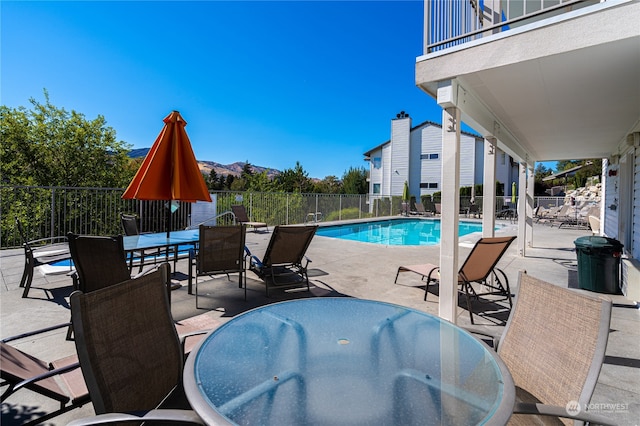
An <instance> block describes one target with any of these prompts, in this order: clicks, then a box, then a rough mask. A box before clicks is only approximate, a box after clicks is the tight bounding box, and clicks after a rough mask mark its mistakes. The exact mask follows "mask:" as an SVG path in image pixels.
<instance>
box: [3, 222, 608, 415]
mask: <svg viewBox="0 0 640 426" xmlns="http://www.w3.org/2000/svg"><path fill="white" fill-rule="evenodd" d="M316 229H317V226H305V225H302V226H276V227H274V229H273V232H272V235H271V238H270V239H269V243H268V247H267V249H266V251H265V254H264V256H263V257H262V258H261V259H260V258H258V257H257V256H255V255H253V254H252V253H251V252H250V251H249V250H248V249H246V247H245V238H244V237H245V233H246V225H245V224H240V225H238V226H204V225H201V226H200V228H199V229H198V230H197V231H195V230H190V231H189V232H190V234H189V235H187V234H186V233H185V232H186V231H178V232H177V233H171V234H170V235H169V238H167V236H166V234H164V233H163V234H162V236H163V237H164V244H161V243H160V242H159V240H160V236H159V234H141V235H137V236H125V237H123V236H117V237H93V236H75V235H72V234H71V235H69V236H68V242H69V248H70V255H71V257H72V258H73V260H74V264H75V267H76V272H75V278H74V289H75V290H76V291H74V293H73V294H72V295H71V298H70V305H71V321H70V322H69V323H67V324H61V325H59V326H56V327H69V334H68V337H69V338H70V337H71V331H73V339H74V340H75V346H76V349H77V356H72V357H69V358H68V359H64V360H60V361H54V362H52V363H50V364H49V363H47V362H45V361H43V360H39V359H37V358H35V357H33V356H31V355H29V354H26V353H24V352H22V351H20V350H19V349H17V348H15V347H14V346H12V345H11V344H10V342H12V341H14V340H16V339H19V338H22V337H24V336H27V335H26V334H25V335H21V336H16V337H11V338H6V339H4V340H2V342H1V343H0V347H1V348H2V364H1V366H2V379H3V381H4V383H3V385H6V386H7V389H6V390H5V392H4V393H3V395H2V400H4V399H5V398H6V397H8V396H9V395H11V394H13V393H15V392H16V391H18V390H19V389H21V388H23V387H25V388H28V389H31V390H33V391H35V392H38V393H41V394H43V395H46V396H49V397H51V398H53V399H56V400H58V401H60V403H61V408H60V410H58V411H56V412H53V413H47V414H46V415H45V417H43V418H39V419H37V420H35V421H34V423H36V422H41V421H43V420H44V419H45V418H51V417H54V416H56V415H58V414H60V413H61V412H64V411H68V410H70V409H73V408H75V407H77V406H80V405H82V404H85V403H87V402H89V401H91V403H92V404H93V406H94V409H95V413H96V416H95V417H91V418H88V419H81V420H77V421H74V422H72V423H71V424H72V425H74V426H78V425H84V424H96V423H97V422H100V421H106V420H108V421H110V422H123V421H136V422H140V421H145V422H146V421H149V422H151V421H156V420H157V421H165V420H172V421H176V420H178V421H182V422H185V423H193V424H255V423H260V424H303V423H304V424H323V425H324V424H336V425H338V424H345V422H346V423H349V422H353V423H358V422H361V423H362V422H364V423H386V424H389V423H390V424H424V421H425V419H426V418H431V419H437V420H436V421H435V422H436V423H438V424H477V423H484V424H506V423H507V422H508V421H518V422H522V423H524V424H528V423H530V422H531V421H533V420H532V418H533V417H535V418H536V419H544V418H547V416H553V417H558V418H563V419H565V420H566V419H578V420H581V421H589V422H592V423H598V424H611V423H610V422H609V421H608V420H607V419H606V418H604V417H602V416H598V415H596V414H594V413H590V412H588V411H585V410H584V409H583V408H584V407H587V406H588V403H589V401H590V398H591V395H592V393H593V390H594V388H595V384H596V381H597V378H598V375H599V372H600V368H601V366H602V362H603V359H604V354H605V349H606V343H607V337H608V333H609V323H610V318H611V307H612V303H611V300H610V299H608V298H606V297H594V296H592V295H585V294H583V293H580V292H576V291H573V290H570V289H564V288H561V287H558V286H555V285H552V284H549V283H546V282H544V281H541V280H539V279H536V278H534V277H531V276H529V275H528V274H526V273H521V274H520V276H519V287H518V288H519V290H518V294H517V297H515V301H512V294H511V289H510V287H509V283H508V280H507V278H506V275H505V274H504V272H502V271H501V270H500V269H498V268H497V264H498V263H499V261H500V259H501V257H502V256H503V254H504V252H505V251H506V250H507V248H508V247H509V245H510V244H511V242H512V241H513V240H514V239H515V237H506V238H502V237H500V238H482V239H480V240H479V241H478V243H477V244H476V245H475V246H474V248H473V249H472V250H471V252H470V254H469V256H468V257H467V259H466V260H465V262H464V263H463V266H462V267H461V269H460V271H459V282H458V284H459V286H458V287H459V292H460V294H464V295H465V299H466V302H467V309H468V310H469V314H470V318H471V323H473V322H474V318H473V314H474V313H473V312H472V305H471V299H476V300H482V299H486V300H491V301H496V300H503V301H507V302H508V305H509V307H508V308H507V310H508V311H509V312H510V313H509V319H508V321H507V324H506V328H505V330H504V333H503V335H502V336H488V335H486V334H484V333H483V332H480V331H478V330H477V329H463V328H462V327H458V326H456V325H454V324H451V323H449V322H447V321H445V320H442V319H440V318H438V317H436V316H433V315H430V314H427V313H425V312H421V311H416V310H413V309H410V308H406V307H403V306H399V305H393V304H389V303H385V302H379V301H369V300H360V299H351V298H329V297H327V298H309V299H302V300H295V301H287V302H280V303H275V304H269V305H266V306H263V307H260V308H256V309H253V310H250V311H248V312H246V313H244V314H240V315H238V316H236V317H234V318H233V319H231V320H230V321H229V322H227V323H226V324H224V325H222V326H219V323H218V322H217V321H216V320H210V319H209V318H207V314H202V315H198V316H196V317H193V318H189V319H187V320H184V321H179V322H176V321H174V319H173V317H172V314H171V278H170V275H171V268H170V265H169V263H167V262H166V260H168V258H167V257H164V258H163V257H160V258H161V260H160V262H161V263H160V265H159V266H154V267H152V268H146V269H145V268H142V265H140V269H141V270H140V271H138V273H137V274H136V275H135V276H134V277H132V276H131V272H132V268H133V265H134V264H135V262H131V260H130V258H129V259H128V258H127V255H126V253H143V252H144V253H155V254H157V253H161V252H162V251H163V250H164V251H165V255H166V254H167V250H175V251H174V252H173V253H177V252H178V251H177V249H175V247H178V246H180V245H185V244H190V245H191V246H192V248H191V249H190V250H189V254H188V259H189V270H190V271H189V288H188V290H189V293H192V291H193V290H194V289H193V288H192V286H193V287H195V294H196V305H197V303H198V301H197V300H198V277H201V276H206V275H213V274H227V276H229V275H228V274H231V273H237V274H238V285H239V287H240V288H244V290H245V294H244V297H245V300H246V271H247V269H249V270H251V271H253V272H255V273H256V275H257V276H258V277H259V278H261V279H262V280H263V281H264V283H265V288H266V292H267V296H268V295H269V291H270V290H271V289H273V288H288V287H291V286H303V287H304V286H306V287H307V290H308V289H309V278H308V275H307V266H308V263H309V262H310V261H309V259H307V258H306V257H305V253H306V251H307V249H308V247H309V244H310V242H311V240H312V238H313V236H314V235H315V231H316ZM180 233H182V234H180ZM174 237H175V238H174ZM128 238H129V240H127V239H128ZM170 247H174V248H173V249H170ZM25 250H26V248H25ZM160 256H161V255H160ZM144 257H145V256H143V258H144ZM141 262H143V260H141ZM100 265H102V266H100ZM109 269H110V270H109ZM194 269H195V273H194ZM401 272H413V273H415V274H417V275H418V276H419V277H420V279H421V281H424V280H425V279H426V281H425V282H424V284H425V296H424V298H425V300H426V296H427V293H428V291H429V288H430V286H432V285H433V284H434V283H435V282H438V281H439V275H438V266H437V265H432V264H423V265H408V266H400V267H399V268H398V272H397V274H396V283H397V281H398V276H399V275H400V273H401ZM27 276H28V274H27ZM192 276H193V277H195V283H193V282H192ZM27 291H28V290H27ZM558 315H560V316H561V317H562V318H560V319H558V318H557V317H558ZM551 317H555V318H556V319H555V320H553V321H550V320H549V318H551ZM486 343H490V344H491V346H492V347H490V346H488V345H487V344H486ZM551 358H552V359H551ZM150 360H153V362H150ZM185 360H186V364H185ZM567 365H571V368H565V367H566V366H567ZM20 366H23V367H24V368H22V367H20ZM55 376H58V377H60V378H61V379H62V380H64V379H67V383H68V386H67V389H62V388H61V387H60V386H57V387H56V388H53V387H52V385H51V383H54V384H55V383H57V382H56V381H54V380H53V377H55ZM43 378H44V380H42V379H43ZM120 383H127V386H121V385H119V384H120Z"/></svg>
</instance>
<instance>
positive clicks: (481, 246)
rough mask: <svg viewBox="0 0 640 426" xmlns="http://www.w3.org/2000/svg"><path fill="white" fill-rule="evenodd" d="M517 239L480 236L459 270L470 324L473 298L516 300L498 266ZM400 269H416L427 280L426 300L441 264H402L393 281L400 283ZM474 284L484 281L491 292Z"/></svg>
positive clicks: (484, 284) (438, 275)
mask: <svg viewBox="0 0 640 426" xmlns="http://www.w3.org/2000/svg"><path fill="white" fill-rule="evenodd" d="M515 239H516V237H515V236H511V237H493V238H480V240H478V242H477V243H476V244H475V246H473V249H472V250H471V252H470V253H469V256H467V259H466V260H465V261H464V263H463V264H462V267H461V268H460V271H459V272H458V284H459V285H460V289H459V292H461V293H464V295H465V298H466V302H467V309H468V310H469V317H470V319H471V324H473V323H474V321H473V310H472V308H471V299H472V298H474V299H477V300H480V297H481V296H489V295H494V296H500V297H501V299H492V301H500V300H508V301H509V307H510V308H511V306H512V304H513V302H512V300H511V289H510V288H509V280H508V279H507V276H506V274H505V273H504V272H503V271H502V270H501V269H499V268H497V267H496V265H497V264H498V262H499V261H500V259H501V258H502V255H503V254H504V253H505V252H506V251H507V249H508V248H509V245H510V244H511V243H512V242H513V240H515ZM401 272H413V273H416V274H418V275H420V276H421V277H422V279H424V278H426V279H427V282H426V285H425V289H424V300H427V294H428V290H429V284H431V282H432V281H433V282H435V281H439V280H440V267H439V266H438V265H433V264H430V263H426V264H420V265H408V266H400V267H399V268H398V272H397V273H396V279H395V281H394V283H397V282H398V276H399V275H400V273H401ZM490 277H492V278H493V281H491V280H490V279H489V278H490ZM473 283H479V284H482V285H483V286H484V287H485V288H488V289H489V291H487V292H483V293H481V292H478V291H477V290H476V289H475V288H474V287H473Z"/></svg>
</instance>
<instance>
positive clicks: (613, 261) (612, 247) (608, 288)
mask: <svg viewBox="0 0 640 426" xmlns="http://www.w3.org/2000/svg"><path fill="white" fill-rule="evenodd" d="M573 243H574V244H575V245H576V254H577V257H578V286H579V287H580V288H582V289H584V290H590V291H595V292H598V293H609V294H620V255H621V254H622V243H621V242H620V241H617V240H614V239H613V238H606V237H598V236H589V237H580V238H578V239H577V240H575V241H574V242H573Z"/></svg>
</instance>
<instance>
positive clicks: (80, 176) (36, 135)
mask: <svg viewBox="0 0 640 426" xmlns="http://www.w3.org/2000/svg"><path fill="white" fill-rule="evenodd" d="M44 97H45V102H44V103H40V102H38V101H37V100H35V99H33V98H31V99H30V100H29V101H30V102H31V104H32V109H26V108H25V107H18V108H9V107H7V106H4V105H3V106H0V139H1V140H2V144H1V145H0V167H1V168H0V170H1V173H2V180H3V182H4V183H8V184H15V185H37V186H71V187H125V186H126V185H128V184H129V182H130V180H131V179H132V178H133V174H134V173H135V171H136V169H135V168H133V167H130V163H131V161H132V160H131V159H130V158H129V157H128V155H127V154H128V152H129V151H130V149H131V147H130V145H128V144H126V143H125V142H123V141H117V140H116V132H115V130H114V129H113V128H111V127H108V126H107V125H106V120H105V118H104V117H103V116H101V115H98V117H96V118H95V119H93V120H88V119H86V118H85V116H84V115H83V114H81V113H79V112H76V111H74V110H71V112H69V111H66V110H65V109H64V108H57V107H55V106H54V105H53V104H51V102H50V100H49V94H48V92H47V91H46V90H45V91H44Z"/></svg>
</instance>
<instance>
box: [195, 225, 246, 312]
mask: <svg viewBox="0 0 640 426" xmlns="http://www.w3.org/2000/svg"><path fill="white" fill-rule="evenodd" d="M245 235H246V227H245V225H237V226H236V225H232V226H205V225H200V234H199V237H200V243H199V244H198V250H195V249H191V252H190V254H189V293H190V294H191V293H192V285H193V284H192V281H193V275H194V274H193V267H194V266H195V268H196V273H195V278H196V279H195V290H196V308H198V277H199V276H203V275H215V274H227V278H228V277H229V274H232V273H237V274H238V275H239V277H238V286H239V287H240V288H242V287H243V280H242V277H243V276H244V300H247V276H246V274H245V269H246V264H245V249H244V241H245Z"/></svg>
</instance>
